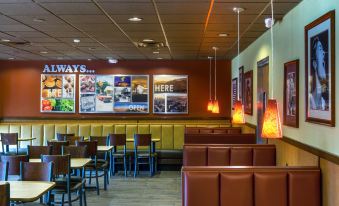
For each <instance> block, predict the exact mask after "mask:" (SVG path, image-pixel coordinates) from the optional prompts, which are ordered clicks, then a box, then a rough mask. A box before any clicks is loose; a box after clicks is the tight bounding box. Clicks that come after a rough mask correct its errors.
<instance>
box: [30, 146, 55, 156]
mask: <svg viewBox="0 0 339 206" xmlns="http://www.w3.org/2000/svg"><path fill="white" fill-rule="evenodd" d="M51 154H52V146H31V145H27V155H28V157H29V159H37V158H38V159H40V158H41V155H51Z"/></svg>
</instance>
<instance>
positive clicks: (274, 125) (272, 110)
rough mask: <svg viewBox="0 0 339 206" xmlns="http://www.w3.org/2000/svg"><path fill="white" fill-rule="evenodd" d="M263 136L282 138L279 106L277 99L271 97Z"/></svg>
mask: <svg viewBox="0 0 339 206" xmlns="http://www.w3.org/2000/svg"><path fill="white" fill-rule="evenodd" d="M261 136H262V137H263V138H282V132H281V122H280V115H279V108H278V103H277V100H275V99H269V100H268V102H267V107H266V111H265V114H264V122H263V127H262V133H261Z"/></svg>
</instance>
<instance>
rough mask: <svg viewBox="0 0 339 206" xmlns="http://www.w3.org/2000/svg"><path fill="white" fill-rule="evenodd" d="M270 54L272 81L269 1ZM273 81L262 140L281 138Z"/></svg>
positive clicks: (272, 22) (272, 46)
mask: <svg viewBox="0 0 339 206" xmlns="http://www.w3.org/2000/svg"><path fill="white" fill-rule="evenodd" d="M271 13H272V17H271V25H270V26H271V28H270V30H271V53H272V55H271V56H272V60H271V62H272V80H273V77H274V75H273V74H274V73H273V72H274V62H273V61H274V44H273V43H274V42H273V25H274V18H273V17H274V13H273V0H271ZM273 85H274V84H273V81H272V99H269V100H268V101H267V107H266V110H265V114H264V121H263V126H262V132H261V136H262V138H282V131H281V122H280V114H279V107H278V102H277V100H276V99H274V95H273V90H274V89H273Z"/></svg>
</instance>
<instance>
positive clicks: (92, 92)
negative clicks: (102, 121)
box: [79, 75, 149, 113]
mask: <svg viewBox="0 0 339 206" xmlns="http://www.w3.org/2000/svg"><path fill="white" fill-rule="evenodd" d="M148 82H149V76H148V75H80V81H79V84H80V100H79V102H80V106H79V111H80V113H148V112H149V97H148V95H149V91H148V89H149V85H148Z"/></svg>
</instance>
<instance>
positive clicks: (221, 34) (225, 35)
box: [219, 33, 228, 37]
mask: <svg viewBox="0 0 339 206" xmlns="http://www.w3.org/2000/svg"><path fill="white" fill-rule="evenodd" d="M219 37H228V34H226V33H220V34H219Z"/></svg>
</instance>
